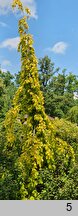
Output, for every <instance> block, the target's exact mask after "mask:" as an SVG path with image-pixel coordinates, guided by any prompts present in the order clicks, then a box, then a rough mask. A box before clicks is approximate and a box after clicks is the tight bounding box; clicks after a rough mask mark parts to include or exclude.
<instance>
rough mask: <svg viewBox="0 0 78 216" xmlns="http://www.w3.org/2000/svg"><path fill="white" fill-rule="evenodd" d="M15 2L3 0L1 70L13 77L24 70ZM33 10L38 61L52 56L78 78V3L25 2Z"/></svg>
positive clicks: (0, 3)
mask: <svg viewBox="0 0 78 216" xmlns="http://www.w3.org/2000/svg"><path fill="white" fill-rule="evenodd" d="M11 3H12V0H0V67H1V69H2V70H4V72H6V70H9V71H10V72H11V73H12V74H13V73H18V71H19V70H20V55H19V53H18V52H17V45H18V42H19V35H18V20H19V14H18V13H15V12H13V11H12V9H11ZM22 3H23V4H24V5H25V6H27V7H29V8H30V9H31V14H32V16H31V18H30V21H29V32H30V33H31V34H32V35H33V38H34V48H35V53H36V56H37V58H42V57H44V56H45V55H48V56H49V58H51V60H52V62H54V64H55V68H57V67H60V69H61V70H63V69H64V68H66V69H67V73H69V72H73V73H74V74H76V75H78V0H72V1H71V0H22Z"/></svg>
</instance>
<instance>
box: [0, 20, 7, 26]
mask: <svg viewBox="0 0 78 216" xmlns="http://www.w3.org/2000/svg"><path fill="white" fill-rule="evenodd" d="M0 26H2V27H8V25H7V24H6V23H4V22H1V21H0Z"/></svg>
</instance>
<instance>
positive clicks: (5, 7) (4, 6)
mask: <svg viewBox="0 0 78 216" xmlns="http://www.w3.org/2000/svg"><path fill="white" fill-rule="evenodd" d="M12 2H13V0H0V14H7V13H8V12H10V11H11V10H12V8H11V4H12ZM22 3H23V4H24V6H27V7H29V8H30V10H31V14H32V17H33V18H36V19H37V9H36V2H35V0H22Z"/></svg>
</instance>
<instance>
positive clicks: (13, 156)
mask: <svg viewBox="0 0 78 216" xmlns="http://www.w3.org/2000/svg"><path fill="white" fill-rule="evenodd" d="M16 6H17V7H18V9H19V10H20V12H22V16H23V17H22V18H21V19H20V20H19V23H18V32H19V36H20V42H19V45H18V51H19V52H20V54H21V70H20V73H19V79H18V89H17V91H16V93H15V96H14V97H13V100H12V106H11V107H9V108H10V109H9V111H8V112H7V114H6V118H5V120H4V121H3V122H2V124H1V127H0V159H1V163H0V188H1V190H0V198H1V199H18V200H23V199H30V200H32V199H36V200H37V199H61V197H62V194H63V192H62V194H61V185H63V188H62V191H64V190H65V189H64V188H65V185H66V184H67V178H68V176H69V174H70V172H71V170H73V167H74V166H76V162H77V159H75V152H76V154H77V151H75V148H74V146H73V145H72V144H71V143H70V142H69V141H68V140H67V137H68V134H69V133H68V132H67V136H66V138H65V139H64V138H63V134H62V136H61V135H60V132H59V128H58V130H57V125H58V124H57V125H56V121H55V122H54V121H51V120H50V119H49V117H48V116H47V115H46V113H45V108H44V98H43V94H42V92H41V90H40V83H39V76H38V68H37V64H38V61H37V58H36V56H35V51H34V48H33V38H32V36H31V35H30V34H29V32H28V28H29V26H28V23H27V19H28V18H29V16H30V10H29V9H28V8H24V7H23V5H22V3H21V2H20V0H14V1H13V4H12V7H13V8H15V7H16ZM25 12H26V15H25ZM48 60H49V59H48ZM49 63H51V62H50V61H48V64H47V65H48V66H49ZM46 67H47V66H46ZM47 71H48V69H47ZM46 74H47V73H46ZM9 75H10V74H8V76H9ZM64 76H65V75H64V72H63V75H62V76H61V75H59V76H58V77H57V78H55V86H53V87H52V88H55V90H54V91H55V92H54V94H55V95H56V92H57V94H58V92H59V94H58V96H59V98H60V97H62V96H63V94H64V88H65V77H64ZM58 78H59V80H60V81H59V82H60V85H59V83H58V82H57V81H58ZM1 79H2V78H1ZM10 79H11V78H10ZM49 79H50V76H48V77H47V76H46V84H47V85H48V81H49ZM6 80H7V77H6ZM63 80H64V85H63V86H62V82H63ZM51 84H52V83H51ZM57 84H58V85H57ZM4 85H6V87H7V86H8V82H7V81H6V82H5V83H3V81H2V80H1V95H2V94H3V89H4ZM57 86H58V88H57ZM52 91H53V90H52ZM60 91H61V93H60ZM8 95H9V93H8ZM58 122H59V120H58ZM59 124H60V123H59ZM58 133H59V135H58ZM76 157H77V155H76ZM73 173H74V171H72V176H73V175H74V174H73ZM68 180H70V179H69V178H68ZM68 182H70V181H68ZM71 183H72V181H71ZM76 184H77V180H76ZM63 189H64V190H63ZM48 192H49V193H48ZM67 193H68V190H67V192H66V194H67ZM73 193H74V192H73ZM60 194H61V195H60ZM67 197H68V195H67ZM76 197H77V196H76Z"/></svg>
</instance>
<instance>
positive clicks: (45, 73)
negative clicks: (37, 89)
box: [38, 56, 59, 92]
mask: <svg viewBox="0 0 78 216" xmlns="http://www.w3.org/2000/svg"><path fill="white" fill-rule="evenodd" d="M38 64H39V80H40V84H41V90H42V91H43V92H45V89H46V87H47V85H48V84H49V82H50V81H51V79H52V77H53V75H54V74H55V73H56V72H57V71H58V70H59V68H57V69H56V70H54V63H53V62H51V59H50V58H49V57H48V56H44V58H42V59H39V63H38Z"/></svg>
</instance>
